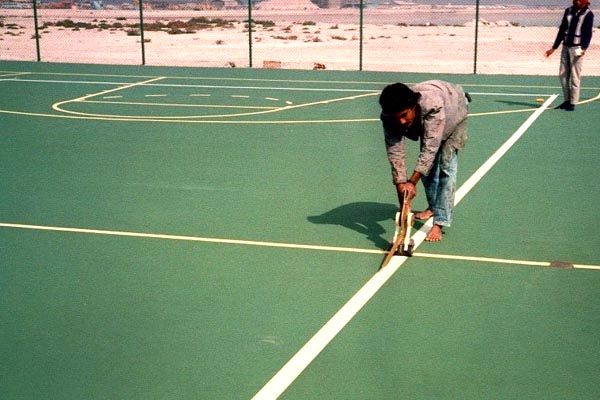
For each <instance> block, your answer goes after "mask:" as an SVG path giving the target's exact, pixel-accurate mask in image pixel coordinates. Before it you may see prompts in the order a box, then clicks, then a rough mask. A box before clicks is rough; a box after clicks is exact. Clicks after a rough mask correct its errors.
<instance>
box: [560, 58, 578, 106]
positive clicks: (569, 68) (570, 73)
mask: <svg viewBox="0 0 600 400" xmlns="http://www.w3.org/2000/svg"><path fill="white" fill-rule="evenodd" d="M578 48H579V47H567V46H563V47H562V52H561V55H560V70H559V73H558V75H559V76H560V84H561V85H562V90H563V96H564V98H565V101H568V102H570V103H571V104H577V102H578V101H579V85H580V83H581V70H582V67H583V57H581V56H577V55H576V54H575V52H576V50H577V49H578Z"/></svg>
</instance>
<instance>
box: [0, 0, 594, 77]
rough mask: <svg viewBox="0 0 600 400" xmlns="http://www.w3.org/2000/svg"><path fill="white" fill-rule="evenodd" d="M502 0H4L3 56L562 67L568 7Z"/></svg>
mask: <svg viewBox="0 0 600 400" xmlns="http://www.w3.org/2000/svg"><path fill="white" fill-rule="evenodd" d="M499 1H500V0H496V1H494V0H479V1H477V0H473V1H472V2H470V3H468V2H466V1H458V3H465V4H458V5H452V4H448V2H446V1H444V2H439V3H444V4H445V5H436V4H434V3H438V2H436V1H430V2H429V3H431V4H421V3H419V4H416V3H408V2H403V1H395V0H387V1H386V0H379V1H377V0H260V1H259V0H228V1H224V0H0V60H19V61H41V62H69V63H102V64H138V65H139V64H143V65H162V66H194V67H231V68H235V67H240V68H247V67H251V68H288V69H332V70H369V71H398V72H436V73H482V74H486V73H489V74H521V75H555V74H557V73H558V64H559V59H558V53H555V54H556V55H555V56H553V58H550V59H545V57H544V52H545V50H547V49H548V48H550V47H551V45H552V43H553V41H554V37H555V35H556V31H557V28H558V25H559V23H560V19H561V17H562V12H563V10H564V8H565V7H566V6H568V5H569V3H570V2H568V1H565V3H566V4H565V6H564V7H562V6H556V5H555V6H549V5H548V4H547V3H548V2H544V1H540V3H542V5H538V6H528V7H526V6H516V5H514V6H512V5H498V4H497V3H498V2H499ZM599 47H600V46H598V45H596V44H595V42H594V40H592V46H591V47H590V49H589V50H588V52H587V53H586V56H585V57H586V64H585V71H584V73H585V74H586V75H600V48H599Z"/></svg>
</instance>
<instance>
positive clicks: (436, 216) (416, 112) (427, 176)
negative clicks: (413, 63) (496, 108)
mask: <svg viewBox="0 0 600 400" xmlns="http://www.w3.org/2000/svg"><path fill="white" fill-rule="evenodd" d="M469 101H470V98H469V95H468V94H466V93H465V92H464V91H463V89H462V88H461V87H460V86H458V85H454V84H452V83H449V82H444V81H440V80H431V81H425V82H421V83H419V84H416V85H414V86H413V87H412V88H409V87H408V86H406V85H404V84H402V83H394V84H391V85H388V86H386V87H385V88H384V89H383V91H382V92H381V95H380V97H379V104H380V106H381V122H382V123H383V131H384V135H385V146H386V150H387V157H388V160H389V162H390V164H391V167H392V177H393V181H394V185H395V186H396V191H397V193H398V199H399V201H400V204H402V202H403V198H404V192H406V193H407V195H408V201H410V200H411V199H412V198H414V197H415V196H416V195H417V183H418V182H419V180H422V181H423V186H424V187H425V195H426V197H427V204H428V207H427V209H426V210H425V211H422V212H420V213H417V214H416V215H415V218H417V219H424V220H426V219H429V218H431V217H433V227H432V228H431V230H430V231H429V233H428V234H427V237H426V238H425V240H427V241H430V242H439V241H440V240H442V233H443V232H442V228H443V227H449V226H450V224H451V222H452V211H453V209H454V192H455V188H456V174H457V169H458V161H457V158H458V157H457V152H458V150H462V149H463V148H464V146H465V144H466V142H467V105H468V102H469ZM407 140H413V141H417V140H418V141H420V151H419V156H418V158H417V162H416V165H415V167H414V170H413V172H412V174H410V175H408V174H407V165H406V141H407Z"/></svg>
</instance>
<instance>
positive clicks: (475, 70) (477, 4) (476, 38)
mask: <svg viewBox="0 0 600 400" xmlns="http://www.w3.org/2000/svg"><path fill="white" fill-rule="evenodd" d="M478 38H479V0H477V1H476V2H475V51H474V58H473V75H477V40H478Z"/></svg>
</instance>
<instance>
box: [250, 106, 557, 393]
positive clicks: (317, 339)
mask: <svg viewBox="0 0 600 400" xmlns="http://www.w3.org/2000/svg"><path fill="white" fill-rule="evenodd" d="M556 97H557V96H556V95H553V96H551V97H550V98H548V99H547V100H546V101H545V102H544V104H542V105H541V106H540V108H539V109H537V110H536V111H535V112H534V113H533V114H532V115H531V116H530V117H529V118H528V119H527V120H526V121H525V123H524V124H523V125H521V127H520V128H519V129H518V130H517V131H516V132H515V133H514V134H513V135H512V136H511V137H510V138H509V139H508V140H507V141H506V143H504V144H503V145H502V146H501V147H500V149H498V151H496V152H495V153H494V154H493V155H492V157H491V158H490V159H489V160H487V161H486V162H485V163H484V164H483V165H482V166H481V167H480V168H479V169H478V170H477V171H476V172H475V173H474V174H473V175H472V176H471V177H470V178H469V179H468V180H467V182H465V184H464V185H463V186H461V188H460V189H459V190H458V191H457V193H456V204H458V203H459V202H460V200H462V199H463V198H464V196H465V195H466V194H467V193H468V192H469V191H470V190H471V189H472V188H473V186H475V184H476V183H477V182H479V181H480V180H481V178H483V176H484V175H485V174H486V173H487V172H488V171H489V170H490V169H491V168H492V166H494V164H496V163H497V162H498V160H499V159H500V158H501V157H502V155H504V154H505V153H506V152H507V151H508V149H510V148H511V147H512V146H513V145H514V144H515V143H516V141H517V140H518V139H519V138H520V137H521V136H523V134H524V133H525V131H526V130H527V128H529V127H530V126H531V124H532V123H533V122H534V121H535V120H536V119H537V118H538V117H539V116H540V115H541V114H542V112H544V110H546V108H547V107H548V105H549V104H550V103H552V101H554V99H556ZM432 224H433V220H432V219H429V220H428V221H427V223H426V224H425V225H423V227H422V228H421V229H420V230H419V231H418V232H417V233H416V234H415V235H414V236H413V239H414V241H415V248H417V247H418V246H419V245H420V244H421V243H422V242H423V241H424V240H425V236H426V231H428V230H429V229H430V228H431V226H432ZM406 259H407V258H406V257H394V258H393V259H392V261H391V262H390V264H389V265H388V266H386V267H385V268H383V269H381V270H379V272H377V273H376V274H375V275H374V276H373V277H372V278H371V279H370V280H369V281H368V282H367V283H366V284H365V285H364V286H363V287H362V288H361V289H360V290H359V291H358V292H357V293H356V294H355V295H354V296H352V298H351V299H350V300H349V301H348V302H347V303H346V304H345V305H344V306H343V307H342V308H341V309H340V310H339V311H338V312H337V313H336V314H335V315H334V316H333V317H332V318H331V319H330V320H329V321H327V323H326V324H325V325H324V326H323V327H322V328H321V329H320V330H319V331H318V332H317V333H316V334H315V335H314V336H313V337H312V338H311V339H310V340H309V341H308V342H307V343H306V344H305V345H304V346H303V347H302V348H301V349H300V350H299V351H298V352H297V353H296V354H295V355H294V356H293V357H292V358H291V359H290V360H289V361H288V362H287V363H286V364H285V365H284V366H283V368H281V369H280V370H279V371H278V372H277V373H276V374H275V375H274V376H273V377H272V378H271V380H269V381H268V382H267V383H266V385H265V386H263V387H262V389H260V390H259V391H258V393H256V395H255V396H254V397H253V398H252V400H273V399H277V398H278V397H279V396H280V395H281V394H282V393H283V392H284V391H285V390H286V389H287V388H288V387H289V386H290V385H291V384H292V383H293V382H294V381H295V380H296V378H297V377H298V376H299V375H300V374H301V373H302V372H303V371H304V369H305V368H306V367H307V366H308V365H310V363H311V362H312V361H313V360H314V359H315V358H316V357H317V356H318V355H319V354H320V353H321V351H322V350H323V349H324V348H325V347H326V346H327V345H328V344H329V343H330V342H331V341H332V340H333V338H335V336H337V334H338V333H339V332H340V331H341V330H342V329H343V328H344V327H345V326H346V324H348V322H350V320H351V319H352V318H354V316H355V315H356V314H357V313H358V312H359V311H360V310H361V309H362V308H363V306H364V305H365V304H367V302H368V301H369V300H370V299H371V298H372V297H373V296H374V295H375V294H376V293H377V292H378V291H379V289H380V288H381V287H382V286H383V284H384V283H385V282H387V281H388V280H389V279H390V278H391V277H392V275H394V273H395V272H396V271H397V270H398V269H399V268H400V266H402V264H404V262H405V261H406Z"/></svg>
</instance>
